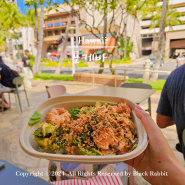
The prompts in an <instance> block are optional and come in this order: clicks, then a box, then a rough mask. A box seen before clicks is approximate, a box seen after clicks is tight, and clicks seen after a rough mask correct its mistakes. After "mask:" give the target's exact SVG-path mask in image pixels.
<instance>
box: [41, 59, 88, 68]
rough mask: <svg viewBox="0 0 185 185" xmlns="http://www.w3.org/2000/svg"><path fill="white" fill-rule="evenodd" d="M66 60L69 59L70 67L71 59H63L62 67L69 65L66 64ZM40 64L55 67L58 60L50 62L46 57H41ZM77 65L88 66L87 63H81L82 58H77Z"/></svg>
mask: <svg viewBox="0 0 185 185" xmlns="http://www.w3.org/2000/svg"><path fill="white" fill-rule="evenodd" d="M68 61H70V67H72V61H71V60H69V59H64V61H63V63H62V67H69V66H68V65H69V64H68ZM41 65H42V66H49V67H57V66H58V62H50V61H49V60H47V59H43V60H42V62H41ZM76 65H77V67H89V65H88V64H85V63H83V60H79V63H78V64H76Z"/></svg>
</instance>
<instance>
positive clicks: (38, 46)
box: [33, 2, 44, 75]
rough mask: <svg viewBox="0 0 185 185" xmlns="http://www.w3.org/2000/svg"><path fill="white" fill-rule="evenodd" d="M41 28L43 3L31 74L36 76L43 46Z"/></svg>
mask: <svg viewBox="0 0 185 185" xmlns="http://www.w3.org/2000/svg"><path fill="white" fill-rule="evenodd" d="M37 20H38V19H37ZM43 27H44V2H43V4H41V8H40V29H39V35H38V40H37V43H38V44H37V56H36V58H35V63H34V65H33V73H34V74H35V75H38V73H39V66H40V62H41V55H42V44H43Z"/></svg>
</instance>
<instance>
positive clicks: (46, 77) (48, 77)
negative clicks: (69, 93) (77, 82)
mask: <svg viewBox="0 0 185 185" xmlns="http://www.w3.org/2000/svg"><path fill="white" fill-rule="evenodd" d="M34 79H35V80H37V79H42V80H64V81H73V76H72V75H66V74H60V75H54V74H51V73H41V74H39V75H38V76H34Z"/></svg>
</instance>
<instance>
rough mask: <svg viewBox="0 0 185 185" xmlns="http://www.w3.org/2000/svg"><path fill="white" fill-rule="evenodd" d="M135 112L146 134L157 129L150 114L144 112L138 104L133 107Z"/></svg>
mask: <svg viewBox="0 0 185 185" xmlns="http://www.w3.org/2000/svg"><path fill="white" fill-rule="evenodd" d="M135 113H136V116H137V117H138V118H139V119H140V120H141V122H142V124H143V126H144V127H145V129H146V132H147V134H148V135H149V134H150V133H151V132H154V131H157V130H158V129H159V128H158V126H157V125H156V124H155V122H154V121H153V119H152V118H151V117H150V115H149V114H148V113H146V112H145V111H144V110H143V109H142V108H141V107H140V106H136V107H135Z"/></svg>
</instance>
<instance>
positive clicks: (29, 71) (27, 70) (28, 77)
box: [22, 50, 33, 88]
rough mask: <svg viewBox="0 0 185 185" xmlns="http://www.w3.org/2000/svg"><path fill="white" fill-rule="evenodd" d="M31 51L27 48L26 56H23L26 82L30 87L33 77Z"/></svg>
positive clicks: (23, 71)
mask: <svg viewBox="0 0 185 185" xmlns="http://www.w3.org/2000/svg"><path fill="white" fill-rule="evenodd" d="M29 55H30V53H29V51H28V50H25V56H24V57H23V58H22V73H24V84H25V86H26V87H28V88H32V83H31V80H32V79H33V73H32V69H31V66H30V59H29Z"/></svg>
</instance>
